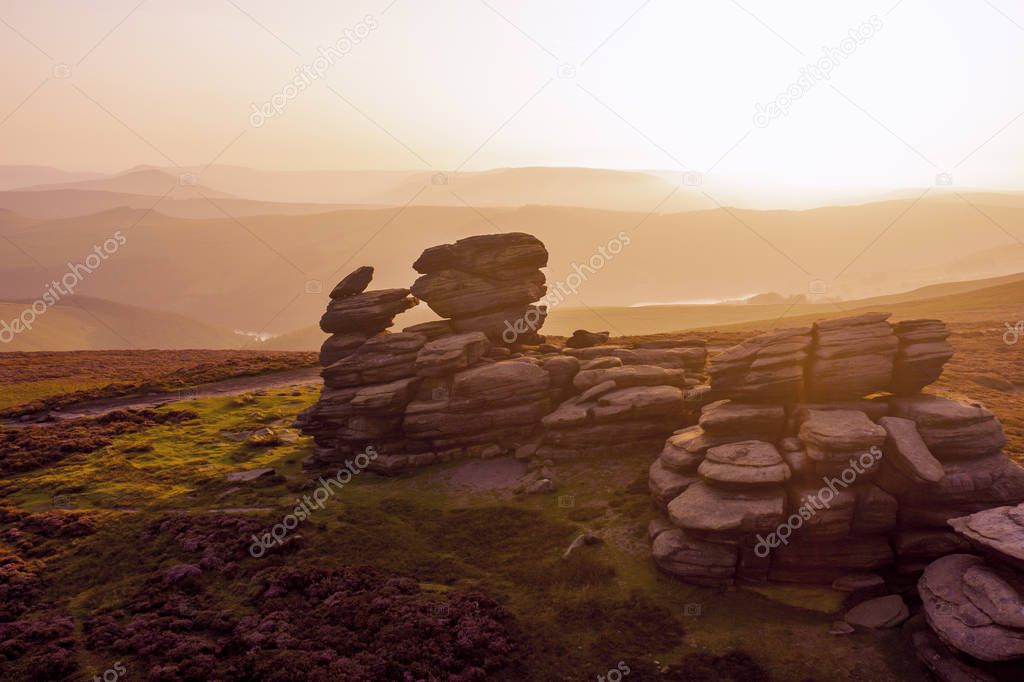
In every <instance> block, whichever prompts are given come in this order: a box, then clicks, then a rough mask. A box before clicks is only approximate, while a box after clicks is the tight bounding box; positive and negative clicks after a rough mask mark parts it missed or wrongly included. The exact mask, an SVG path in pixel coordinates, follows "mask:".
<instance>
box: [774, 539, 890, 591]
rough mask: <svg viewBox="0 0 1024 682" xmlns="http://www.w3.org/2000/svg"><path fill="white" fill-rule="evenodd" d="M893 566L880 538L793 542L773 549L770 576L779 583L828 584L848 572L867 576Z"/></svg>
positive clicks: (884, 543)
mask: <svg viewBox="0 0 1024 682" xmlns="http://www.w3.org/2000/svg"><path fill="white" fill-rule="evenodd" d="M890 564H892V550H891V549H890V548H889V543H888V542H886V541H885V538H882V537H872V536H868V537H857V536H852V537H849V538H846V539H844V540H843V541H842V542H833V541H826V542H819V541H811V540H801V539H794V540H791V541H790V542H789V544H785V545H782V546H780V547H777V548H775V549H774V550H772V568H771V571H770V573H769V577H770V578H771V579H772V580H778V581H780V582H797V583H816V584H825V585H828V584H831V583H832V582H833V581H834V580H835V579H836V578H838V577H840V576H842V575H846V574H848V573H869V572H873V571H878V570H881V569H884V568H886V567H888V566H889V565H890Z"/></svg>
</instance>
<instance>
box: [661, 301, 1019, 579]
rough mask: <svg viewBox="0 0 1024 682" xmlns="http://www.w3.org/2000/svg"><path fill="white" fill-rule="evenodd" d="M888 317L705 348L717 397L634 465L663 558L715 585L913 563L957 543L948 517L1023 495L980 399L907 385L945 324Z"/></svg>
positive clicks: (929, 369) (938, 356)
mask: <svg viewBox="0 0 1024 682" xmlns="http://www.w3.org/2000/svg"><path fill="white" fill-rule="evenodd" d="M888 318H889V315H888V314H886V313H869V314H866V315H860V316H857V317H851V318H845V319H839V320H829V321H825V322H819V323H816V324H815V325H813V326H812V327H810V328H799V329H789V330H784V331H781V332H772V333H769V334H763V335H761V336H758V337H754V338H752V339H749V340H747V341H744V342H742V343H740V344H739V345H737V346H734V347H732V348H729V349H727V350H725V351H723V352H722V353H720V354H718V355H716V356H715V357H713V358H712V359H711V362H710V366H709V368H708V374H709V376H710V386H709V387H707V388H706V389H705V390H706V396H707V397H710V398H716V399H718V400H716V401H715V402H712V403H709V404H705V405H704V406H703V408H702V410H701V414H700V417H699V420H698V424H697V425H696V426H691V427H687V428H683V429H680V430H678V431H677V432H675V433H674V434H673V435H672V436H670V437H669V438H668V440H667V441H666V442H665V445H664V447H663V449H662V452H661V454H660V456H659V457H658V459H657V460H656V461H655V462H654V464H652V465H651V468H650V472H649V482H650V489H651V495H652V498H653V500H654V501H655V504H656V505H657V506H658V507H659V508H660V509H661V511H662V515H661V516H660V517H659V518H658V519H657V520H656V521H655V523H654V524H653V525H652V530H651V536H652V541H653V545H652V549H653V555H654V560H655V562H656V563H657V564H658V565H659V566H660V567H661V568H662V569H663V570H665V571H666V572H669V573H672V574H674V575H677V576H679V577H680V578H682V579H683V580H686V581H688V582H695V583H698V584H715V585H724V584H730V583H732V582H734V581H737V580H742V581H753V582H757V581H764V580H775V581H783V582H815V583H831V582H832V581H833V580H835V579H837V578H840V577H842V576H843V575H846V574H851V573H866V572H874V571H880V570H887V569H898V570H900V571H903V572H910V573H912V572H919V571H921V570H923V568H924V567H925V565H927V563H928V562H929V561H931V560H933V559H935V558H936V557H939V556H943V555H945V554H949V553H951V552H958V551H964V548H965V546H966V543H967V541H966V540H965V539H964V538H963V537H960V536H958V535H957V534H955V533H953V532H952V531H951V530H950V528H949V527H948V526H947V521H948V520H949V519H951V518H954V517H959V516H963V515H965V514H970V513H972V512H977V511H979V510H983V509H988V508H990V507H993V506H998V505H1005V504H1017V503H1019V502H1021V501H1022V500H1024V469H1021V468H1020V467H1019V466H1017V465H1016V464H1014V463H1013V462H1012V461H1010V460H1009V459H1008V458H1007V457H1005V456H1004V455H1003V453H1002V447H1003V446H1004V445H1005V443H1006V438H1005V435H1004V434H1003V430H1002V427H1001V426H1000V424H999V422H998V420H996V419H995V417H994V416H993V415H992V413H991V412H989V411H988V410H986V409H985V408H984V407H982V406H980V405H976V404H969V403H961V402H958V401H954V400H949V399H946V398H941V397H937V396H928V395H921V394H920V393H918V392H917V391H918V390H919V388H920V386H919V384H922V383H924V384H926V383H929V382H930V381H934V380H935V379H936V378H938V376H939V375H940V374H941V371H942V363H944V362H945V361H946V360H948V359H949V357H950V353H949V352H948V349H947V345H948V344H946V342H945V337H946V336H947V335H948V332H947V331H946V330H945V325H944V324H942V323H941V322H939V321H936V320H916V321H911V322H901V323H898V324H896V325H891V324H890V323H889V322H888ZM925 346H927V347H925ZM655 538H658V539H657V541H654V539H655ZM727 557H732V561H731V569H730V568H728V567H727V564H729V561H728V560H727Z"/></svg>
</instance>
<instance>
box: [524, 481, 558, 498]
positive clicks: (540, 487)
mask: <svg viewBox="0 0 1024 682" xmlns="http://www.w3.org/2000/svg"><path fill="white" fill-rule="evenodd" d="M553 492H555V484H554V482H553V481H552V480H551V479H550V478H541V479H539V480H536V481H534V482H533V483H531V484H530V485H528V486H527V487H526V493H527V494H528V495H547V494H550V493H553Z"/></svg>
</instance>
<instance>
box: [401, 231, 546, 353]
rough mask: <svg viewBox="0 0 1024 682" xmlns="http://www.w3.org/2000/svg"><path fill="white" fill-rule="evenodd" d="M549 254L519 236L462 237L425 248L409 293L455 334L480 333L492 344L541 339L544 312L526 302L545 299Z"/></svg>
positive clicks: (526, 236)
mask: <svg viewBox="0 0 1024 682" xmlns="http://www.w3.org/2000/svg"><path fill="white" fill-rule="evenodd" d="M547 262H548V252H547V249H545V248H544V244H542V243H541V242H540V240H538V239H537V238H536V237H534V236H532V235H529V234H524V233H521V232H512V233H507V234H491V235H481V236H476V237H467V238H466V239H460V240H459V241H457V242H455V243H454V244H444V245H441V246H435V247H432V248H429V249H427V250H426V251H424V252H423V254H422V255H421V256H420V257H419V259H417V261H416V262H415V263H414V264H413V268H415V270H416V271H417V272H419V273H421V277H420V278H419V279H417V280H416V282H415V283H414V284H413V286H412V292H413V293H414V294H415V295H416V296H417V297H419V298H420V299H422V300H423V301H425V302H426V303H427V305H428V306H430V308H431V309H432V310H433V311H434V312H436V313H437V314H438V315H441V316H442V317H446V318H451V324H452V326H453V327H454V329H455V330H456V331H457V332H462V333H464V332H472V331H479V332H483V333H484V334H486V335H487V336H488V337H489V338H490V339H491V341H493V342H495V343H499V342H504V343H505V344H512V343H529V342H532V341H537V340H539V337H538V335H537V333H536V332H537V330H538V329H539V328H540V326H541V324H543V319H544V315H546V311H545V310H544V309H543V308H537V307H534V306H531V305H530V304H531V303H533V302H534V301H537V300H538V299H540V298H541V297H543V296H544V295H545V293H546V292H547V288H546V287H545V284H544V281H545V278H544V273H543V272H541V271H540V268H542V267H544V266H545V265H547Z"/></svg>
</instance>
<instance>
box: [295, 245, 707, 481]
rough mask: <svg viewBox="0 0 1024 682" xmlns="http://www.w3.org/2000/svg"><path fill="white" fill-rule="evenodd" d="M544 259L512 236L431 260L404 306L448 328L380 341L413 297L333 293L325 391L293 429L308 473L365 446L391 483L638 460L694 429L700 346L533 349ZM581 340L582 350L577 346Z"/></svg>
mask: <svg viewBox="0 0 1024 682" xmlns="http://www.w3.org/2000/svg"><path fill="white" fill-rule="evenodd" d="M547 258H548V254H547V250H546V249H545V248H544V245H543V244H542V243H541V242H540V241H538V240H537V239H536V238H535V237H532V236H530V235H527V234H521V233H511V234H498V235H484V236H478V237H469V238H467V239H462V240H459V241H458V242H456V243H454V244H445V245H442V246H437V247H432V248H429V249H427V250H426V251H424V252H423V254H422V255H421V256H420V257H419V259H417V261H416V263H415V264H414V268H415V269H416V270H417V271H418V272H420V273H422V276H421V277H420V278H419V279H418V280H416V283H415V284H413V286H412V288H411V292H412V293H414V294H415V295H416V296H417V297H418V298H420V299H422V300H424V301H426V302H427V304H428V305H429V306H430V307H431V308H432V309H433V310H434V311H435V312H437V313H438V314H439V315H442V316H444V317H446V318H449V319H445V320H438V321H434V322H427V323H423V324H418V325H414V326H412V327H407V328H405V329H404V330H403V331H402V332H400V333H388V332H387V331H386V330H387V328H388V327H389V326H390V325H391V324H392V322H393V319H394V317H395V316H396V315H397V314H398V313H400V312H402V311H404V310H406V309H408V308H409V307H411V306H413V305H415V304H416V303H417V298H414V297H412V296H410V295H409V294H410V290H405V289H392V290H385V291H365V289H366V287H367V286H368V285H369V283H370V280H371V279H372V277H373V269H372V268H369V267H361V268H359V269H357V270H356V271H355V272H353V273H352V274H350V275H348V276H347V277H346V278H345V279H343V280H342V281H341V282H340V283H339V284H338V286H336V287H335V288H334V290H333V291H332V292H331V302H330V304H329V306H328V309H327V312H326V313H325V315H324V317H323V319H322V320H321V327H322V328H323V329H324V331H327V332H330V333H331V334H332V336H331V337H330V338H328V339H327V341H326V342H325V343H324V345H323V348H322V350H321V354H320V359H321V362H322V364H323V365H324V366H325V367H324V370H323V373H322V374H323V377H324V389H323V392H322V394H321V397H320V400H319V402H318V403H317V404H316V405H315V406H314V407H312V408H311V409H310V410H308V411H307V412H306V413H304V415H303V416H302V419H301V422H302V425H303V429H304V431H305V433H307V434H310V435H312V436H313V437H314V438H315V439H316V442H317V445H318V446H319V449H318V451H317V453H316V455H315V456H314V457H313V458H312V459H311V460H310V461H309V462H307V465H308V466H310V467H313V468H321V467H322V468H328V467H332V466H336V465H338V464H341V463H344V462H345V461H346V460H347V459H349V458H351V457H352V456H354V455H355V454H357V453H359V452H362V451H363V450H365V449H366V448H368V447H370V446H372V447H373V448H374V449H375V450H376V452H377V453H378V456H377V457H376V458H375V459H374V460H373V462H372V464H371V468H372V469H374V470H376V471H379V472H382V473H395V472H399V471H402V470H405V469H408V468H411V467H417V466H422V465H425V464H429V463H432V462H435V461H439V460H440V461H447V460H450V459H453V458H458V457H463V456H469V457H492V456H498V455H502V454H509V453H513V452H516V453H518V454H519V455H521V456H523V457H527V456H531V457H536V458H538V459H539V460H544V459H547V458H564V457H579V456H584V457H586V456H595V455H599V454H606V453H615V452H622V451H623V450H625V449H628V448H647V449H649V451H650V452H651V453H652V454H654V453H656V452H657V451H658V450H659V449H660V448H661V444H662V443H663V442H664V440H665V438H666V436H668V435H669V434H671V433H672V431H673V430H675V429H677V428H679V427H680V426H683V425H684V424H687V423H692V422H693V420H695V418H696V413H695V409H699V406H700V404H702V399H700V398H699V397H698V398H695V399H694V400H695V401H696V402H691V403H688V402H687V400H686V394H687V392H689V391H692V390H694V389H695V388H696V387H697V386H698V385H699V384H701V382H702V381H704V374H703V372H704V361H705V358H706V355H707V351H706V349H705V347H704V343H703V341H700V340H698V339H687V340H684V341H683V342H680V343H678V344H676V343H674V342H668V343H665V342H656V343H654V344H653V347H652V346H647V347H642V346H624V345H607V344H605V343H604V342H605V341H607V338H608V335H607V333H600V334H592V333H589V332H583V333H580V334H577V335H576V336H575V337H574V338H576V339H577V341H576V342H574V343H573V344H571V345H573V346H586V347H585V348H572V347H569V348H566V349H564V350H563V349H559V348H557V347H554V346H550V345H547V344H544V345H538V343H539V342H540V341H541V340H542V337H541V336H539V335H538V334H537V330H538V329H539V328H540V325H541V324H542V323H543V320H544V311H543V310H542V309H541V308H537V307H536V306H533V305H532V303H533V302H534V301H536V300H538V299H539V298H540V297H542V296H543V295H544V293H545V286H544V274H543V273H542V272H541V271H540V269H539V268H541V267H543V266H544V265H546V264H547ZM584 337H585V338H584Z"/></svg>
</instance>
